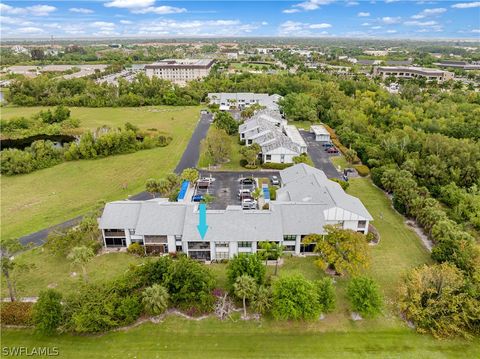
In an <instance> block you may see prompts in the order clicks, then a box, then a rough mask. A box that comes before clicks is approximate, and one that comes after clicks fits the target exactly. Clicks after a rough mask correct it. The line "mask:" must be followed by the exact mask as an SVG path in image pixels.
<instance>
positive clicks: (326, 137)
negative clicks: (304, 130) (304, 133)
mask: <svg viewBox="0 0 480 359" xmlns="http://www.w3.org/2000/svg"><path fill="white" fill-rule="evenodd" d="M310 132H311V133H313V134H314V135H315V141H318V142H330V132H328V131H327V129H326V128H325V127H324V126H323V125H312V126H310Z"/></svg>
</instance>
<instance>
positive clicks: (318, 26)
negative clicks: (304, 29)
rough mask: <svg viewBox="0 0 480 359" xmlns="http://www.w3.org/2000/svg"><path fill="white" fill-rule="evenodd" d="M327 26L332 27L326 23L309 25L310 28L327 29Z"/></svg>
mask: <svg viewBox="0 0 480 359" xmlns="http://www.w3.org/2000/svg"><path fill="white" fill-rule="evenodd" d="M329 27H332V25H331V24H327V23H321V24H312V25H310V26H309V28H310V29H328V28H329Z"/></svg>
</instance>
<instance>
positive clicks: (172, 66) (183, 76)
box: [145, 59, 215, 85]
mask: <svg viewBox="0 0 480 359" xmlns="http://www.w3.org/2000/svg"><path fill="white" fill-rule="evenodd" d="M214 62H215V60H213V59H181V60H175V59H168V60H162V61H159V62H155V63H153V64H149V65H145V74H146V75H147V76H148V77H149V78H152V77H153V76H155V77H158V78H161V79H164V80H169V81H171V82H173V83H174V84H177V85H185V84H186V83H187V82H188V81H192V80H197V79H201V78H204V77H206V76H208V74H209V73H210V70H211V68H212V66H213V64H214Z"/></svg>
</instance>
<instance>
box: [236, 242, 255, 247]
mask: <svg viewBox="0 0 480 359" xmlns="http://www.w3.org/2000/svg"><path fill="white" fill-rule="evenodd" d="M238 247H239V248H252V242H238Z"/></svg>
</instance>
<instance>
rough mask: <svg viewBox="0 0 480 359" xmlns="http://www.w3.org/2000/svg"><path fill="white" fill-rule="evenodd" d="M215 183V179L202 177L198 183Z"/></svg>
mask: <svg viewBox="0 0 480 359" xmlns="http://www.w3.org/2000/svg"><path fill="white" fill-rule="evenodd" d="M213 181H215V178H213V177H202V178H199V179H198V182H208V183H212V182H213Z"/></svg>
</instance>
